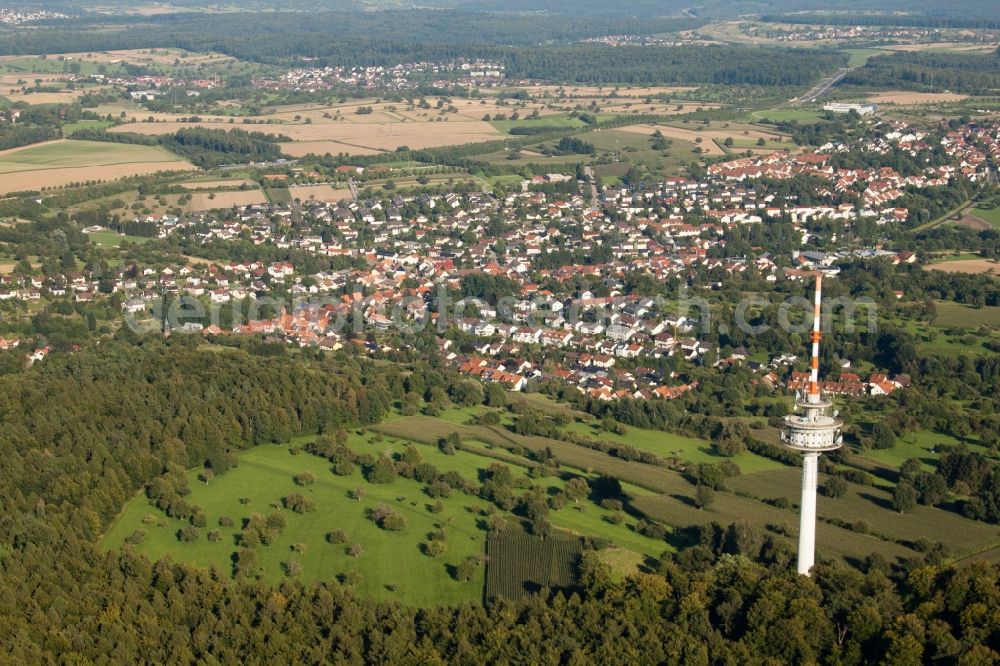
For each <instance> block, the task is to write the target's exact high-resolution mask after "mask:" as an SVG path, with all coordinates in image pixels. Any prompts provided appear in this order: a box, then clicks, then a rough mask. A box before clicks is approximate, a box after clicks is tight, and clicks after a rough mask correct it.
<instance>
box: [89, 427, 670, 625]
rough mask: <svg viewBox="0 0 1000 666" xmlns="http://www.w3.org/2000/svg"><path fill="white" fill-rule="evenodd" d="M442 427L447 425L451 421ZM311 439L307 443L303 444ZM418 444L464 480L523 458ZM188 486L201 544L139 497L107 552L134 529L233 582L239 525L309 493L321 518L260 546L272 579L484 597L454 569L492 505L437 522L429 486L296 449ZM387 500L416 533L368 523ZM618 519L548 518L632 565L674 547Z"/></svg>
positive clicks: (452, 501)
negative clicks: (337, 533) (352, 551)
mask: <svg viewBox="0 0 1000 666" xmlns="http://www.w3.org/2000/svg"><path fill="white" fill-rule="evenodd" d="M441 423H442V424H443V425H444V426H445V427H449V424H448V422H447V421H442V422H441ZM303 439H307V438H300V440H298V441H300V442H301V441H302V440H303ZM410 444H412V442H410V441H408V440H405V439H402V438H396V437H385V438H379V437H377V436H375V435H372V434H370V433H368V434H365V433H363V432H359V433H353V434H352V435H351V436H350V439H349V446H350V447H351V448H352V449H353V450H355V451H356V452H358V453H369V454H372V455H379V454H382V453H387V452H388V453H392V454H399V453H402V451H403V450H404V449H405V448H406V446H407V445H410ZM416 446H417V447H418V450H419V452H420V454H421V458H422V460H423V461H425V462H429V463H431V464H433V465H434V466H435V467H436V468H437V469H438V471H439V472H442V473H445V472H457V473H459V474H460V475H462V477H463V478H466V479H469V480H478V479H479V478H480V475H481V473H482V471H483V470H485V469H486V468H487V467H488V466H489V465H491V464H493V463H495V462H497V460H496V457H501V458H503V459H505V460H515V461H516V460H517V459H516V458H514V457H511V456H509V455H505V454H503V453H501V452H493V451H490V450H489V449H488V448H487V447H486V446H485V445H483V444H480V443H476V442H467V443H466V444H465V445H464V448H463V449H462V450H459V451H457V452H456V453H455V455H445V454H444V453H443V452H441V451H440V450H439V449H438V448H437V447H436V446H427V445H423V444H417V445H416ZM494 456H495V457H494ZM531 466H532V465H530V463H529V462H528V461H527V460H524V462H523V463H521V464H508V467H509V468H510V469H511V471H512V473H513V475H514V478H515V479H520V481H519V483H520V484H524V483H532V484H534V485H537V486H539V487H540V488H542V489H543V490H544V491H545V492H546V493H547V494H548V495H553V494H555V493H556V492H558V491H559V490H561V489H562V488H563V487H564V485H565V481H566V479H565V478H561V477H558V476H549V477H544V478H539V479H529V477H528V473H529V470H530V467H531ZM300 472H310V473H312V474H313V475H314V476H315V477H316V482H315V483H314V484H312V485H310V486H305V487H300V486H297V485H295V483H294V481H293V476H294V475H295V474H298V473H300ZM189 482H190V486H191V489H192V492H191V494H190V495H189V496H188V497H187V500H188V501H189V502H190V503H191V504H195V505H198V506H200V507H202V509H204V511H205V513H206V515H207V519H208V524H207V526H206V527H205V528H202V530H201V536H200V538H199V539H198V540H197V541H196V542H193V543H184V542H181V541H179V540H178V538H177V531H178V530H179V529H180V528H182V527H184V526H185V525H186V524H187V523H186V522H185V521H181V520H173V519H170V518H167V517H166V515H165V514H164V513H163V512H161V511H159V510H158V509H157V508H155V507H154V506H152V505H151V504H150V503H149V501H148V500H147V498H146V497H145V496H144V495H140V496H139V497H136V498H135V499H133V500H132V501H130V502H129V503H128V505H127V506H126V507H125V509H124V511H123V512H122V514H121V516H120V517H119V518H118V519H117V520H116V521H115V523H114V525H113V526H112V527H111V529H110V530H109V531H108V533H107V534H106V535H105V537H104V538H103V540H102V544H103V546H104V547H106V548H117V547H120V546H121V545H122V544H123V543H124V542H125V539H126V538H127V537H128V536H129V535H130V534H132V533H133V532H134V531H135V530H143V531H144V532H145V535H146V536H145V539H144V540H143V542H142V543H141V544H139V545H138V546H137V548H138V550H139V551H140V552H142V553H144V554H145V555H147V556H148V557H150V558H151V559H159V558H162V557H164V556H166V555H169V556H170V557H172V558H174V559H176V560H181V561H185V562H189V563H191V564H193V565H195V566H201V567H210V566H215V567H217V568H219V569H220V570H221V571H223V572H224V573H227V574H228V573H231V567H232V557H233V554H234V553H235V552H237V551H238V549H239V547H238V546H237V544H236V541H235V539H236V535H237V534H238V533H239V530H240V524H241V521H242V520H243V519H245V518H247V517H248V516H249V515H250V513H251V512H259V513H263V514H266V513H269V512H270V511H273V510H275V505H276V504H277V503H278V502H280V499H281V497H283V496H285V495H287V494H288V493H291V492H301V493H302V494H304V495H306V496H307V497H308V498H310V499H311V500H313V501H314V502H315V504H316V506H317V510H316V511H315V512H312V513H306V514H296V513H293V512H290V511H283V515H285V516H286V518H287V521H288V525H287V527H286V528H285V530H284V531H282V532H281V534H280V536H279V537H278V539H276V541H275V543H273V544H271V545H269V546H259V547H258V548H257V550H258V555H259V559H260V562H261V564H262V565H263V568H264V573H263V578H264V579H265V580H267V581H269V582H277V581H279V580H281V579H282V577H283V576H284V575H285V574H284V569H283V567H284V565H285V563H287V562H289V561H295V562H298V563H299V564H300V565H301V567H302V573H301V575H300V578H301V579H303V580H330V579H331V578H333V577H336V576H338V575H340V574H344V573H347V572H351V571H355V572H358V573H360V574H361V576H362V581H361V583H360V584H359V585H358V590H359V592H360V593H362V594H364V595H366V596H373V597H376V598H379V599H397V600H400V601H404V602H406V603H411V604H416V605H433V604H436V603H458V602H461V601H479V600H480V599H481V596H482V583H483V573H482V571H480V572H479V573H478V574H477V578H476V580H475V581H472V582H468V583H465V582H461V583H460V582H457V581H455V580H453V579H452V578H451V577H450V575H449V568H450V567H454V566H456V565H457V564H458V563H460V562H461V561H462V560H463V559H465V558H466V557H468V556H474V555H478V554H481V553H482V552H483V551H484V548H485V539H486V531H485V525H484V522H483V521H484V519H483V517H482V516H481V515H480V509H481V508H485V506H486V504H487V503H485V502H483V501H482V500H480V499H478V498H477V497H472V496H468V495H464V494H462V493H459V492H457V491H456V492H453V493H452V494H451V496H450V497H448V498H444V499H442V503H443V504H444V506H445V509H444V511H443V512H441V513H439V514H434V513H432V512H430V510H429V506H430V504H431V503H432V500H431V499H430V498H428V496H427V495H426V494H425V493H424V491H423V485H422V484H420V483H418V482H416V481H413V480H409V479H405V478H398V479H397V480H396V481H395V482H394V483H392V484H385V485H380V484H371V483H368V482H366V481H365V480H364V478H363V476H362V474H361V471H360V469H358V470H355V472H354V474H353V475H351V476H348V477H339V476H336V475H334V474H333V473H332V472H331V471H330V469H329V463H328V462H327V461H326V460H324V459H322V458H319V457H316V456H313V455H311V454H308V453H299V454H297V455H293V454H292V452H291V449H290V448H289V447H288V446H287V445H270V446H260V447H256V448H254V449H251V450H249V451H247V452H244V453H243V454H241V456H240V465H239V467H237V468H236V469H234V470H232V471H230V472H229V473H227V474H226V475H223V476H219V477H216V478H215V479H213V480H212V481H210V482H209V483H208V484H205V483H203V482H201V481H199V480H198V479H197V474H196V472H195V471H192V472H190V473H189ZM359 486H360V487H363V488H364V490H365V495H364V497H363V499H362V501H361V502H358V501H356V500H354V499H352V498H350V497H349V496H348V493H349V492H350V491H351V490H352V489H354V488H356V487H359ZM625 491H626V492H629V493H634V494H635V495H636V496H638V495H640V494H643V493H642V492H641V491H638V490H637V489H634V488H632V487H629V486H626V487H625ZM519 492H520V491H519ZM241 497H249V499H250V502H249V503H248V504H245V505H244V504H241V503H240V498H241ZM380 503H385V504H389V505H390V506H391V507H392V508H393V509H394V510H396V511H397V512H398V513H400V514H402V515H404V516H405V518H406V520H407V526H406V528H405V529H404V530H402V531H401V532H398V533H393V532H385V531H383V530H380V529H379V528H377V527H376V526H375V525H374V524H373V523H372V522H371V521H370V520H369V519H368V518H367V517H366V516H365V511H366V510H367V509H371V508H373V507H375V506H376V505H378V504H380ZM610 514H611V512H610V511H607V510H605V509H603V508H601V507H600V506H598V505H597V504H595V503H594V502H592V501H590V500H587V499H583V500H580V501H578V502H570V503H568V504H567V505H566V506H564V507H563V508H562V509H559V510H553V511H552V512H551V513H550V515H549V520H550V522H551V523H552V525H553V526H555V527H556V528H559V529H562V530H565V531H567V532H572V533H575V534H580V535H586V536H592V537H603V538H607V539H610V540H611V541H613V542H614V544H615V545H616V546H618V547H619V548H620V549H622V550H624V551H627V552H628V553H632V555H631V556H629V557H627V558H626V559H628V560H634V559H635V558H639V559H640V560H642V559H646V558H656V557H658V556H659V555H660V554H662V553H663V552H664V551H665V550H670V548H671V547H670V546H669V545H668V544H667V543H666V542H664V541H662V540H659V539H651V538H648V537H645V536H643V535H640V534H638V533H637V532H636V531H635V523H636V518H635V517H634V516H626V517H625V520H624V521H623V522H621V523H620V524H614V523H612V522H611V521H610V520H609V517H610ZM147 516H153V517H155V519H156V520H155V522H154V523H153V524H146V523H144V519H145V518H146V517H147ZM220 516H230V517H232V518H234V519H235V521H236V525H235V526H233V527H218V526H217V523H218V519H219V517H220ZM157 523H158V524H157ZM160 525H162V526H160ZM441 528H443V529H444V531H445V533H446V534H447V546H448V548H447V551H446V553H445V554H444V555H443V556H442V557H440V558H437V559H432V558H430V557H428V556H426V555H424V554H423V553H422V550H421V545H422V544H423V543H424V542H425V541H426V538H427V534H428V533H430V532H432V531H434V530H436V529H441ZM213 529H219V530H220V531H221V533H222V539H221V540H220V541H217V542H214V543H213V542H210V541H208V539H207V533H208V532H209V531H211V530H213ZM334 529H342V530H344V531H345V532H346V533H347V537H348V539H347V543H348V544H353V543H359V544H361V546H362V548H363V550H364V553H363V554H362V555H361V556H360V557H358V558H354V557H351V556H349V555H347V554H346V550H345V549H346V545H343V544H341V545H331V544H329V543H327V542H326V540H325V535H326V534H327V533H328V532H330V531H331V530H334ZM293 544H304V545H305V551H304V552H302V553H296V552H293V551H292V546H293ZM400 557H403V558H405V561H406V562H407V565H406V567H401V566H399V558H400Z"/></svg>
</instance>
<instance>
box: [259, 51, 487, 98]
mask: <svg viewBox="0 0 1000 666" xmlns="http://www.w3.org/2000/svg"><path fill="white" fill-rule="evenodd" d="M504 70H505V67H504V65H503V64H502V63H498V62H491V61H488V60H464V59H459V60H451V61H445V62H409V63H401V64H398V65H373V66H367V67H360V66H358V67H300V68H297V69H293V70H290V71H288V72H285V73H284V74H282V75H280V76H278V77H274V78H263V77H262V78H256V79H254V80H253V85H254V86H255V87H257V88H260V89H262V90H297V91H305V92H317V91H320V90H329V89H331V88H333V87H335V86H344V85H347V86H353V87H360V88H378V89H391V90H405V89H412V88H416V87H417V86H418V85H420V84H432V85H440V86H444V85H452V84H455V83H461V82H463V81H464V82H467V83H474V82H483V81H486V82H489V81H492V82H498V81H500V80H502V79H503V78H504V77H505V71H504Z"/></svg>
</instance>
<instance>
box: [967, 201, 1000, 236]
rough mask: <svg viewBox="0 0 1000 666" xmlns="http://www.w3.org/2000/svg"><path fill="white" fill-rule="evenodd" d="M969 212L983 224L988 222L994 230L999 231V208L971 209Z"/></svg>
mask: <svg viewBox="0 0 1000 666" xmlns="http://www.w3.org/2000/svg"><path fill="white" fill-rule="evenodd" d="M969 212H970V213H972V215H973V217H978V218H979V219H980V220H983V221H984V222H989V223H990V224H992V225H993V228H994V229H997V230H1000V206H997V207H995V208H975V207H973V208H971V209H969Z"/></svg>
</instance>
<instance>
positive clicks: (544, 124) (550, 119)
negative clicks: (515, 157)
mask: <svg viewBox="0 0 1000 666" xmlns="http://www.w3.org/2000/svg"><path fill="white" fill-rule="evenodd" d="M490 124H491V125H493V127H495V128H497V130H499V131H501V132H503V133H504V134H510V133H511V130H512V129H514V128H515V127H532V128H544V129H545V130H561V129H571V128H572V129H575V128H578V127H584V126H585V123H584V122H583V121H582V120H580V119H579V118H573V117H571V116H568V115H564V116H543V117H541V118H535V119H530V120H529V119H527V118H519V119H518V120H493V121H490ZM521 136H523V135H521Z"/></svg>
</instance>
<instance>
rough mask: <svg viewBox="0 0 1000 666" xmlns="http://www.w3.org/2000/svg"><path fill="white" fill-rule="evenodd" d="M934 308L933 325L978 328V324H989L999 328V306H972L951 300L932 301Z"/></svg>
mask: <svg viewBox="0 0 1000 666" xmlns="http://www.w3.org/2000/svg"><path fill="white" fill-rule="evenodd" d="M934 309H935V311H936V313H937V316H935V317H934V325H935V326H942V327H945V328H949V327H957V328H979V327H980V326H991V327H993V328H1000V307H997V306H994V305H984V306H983V307H981V308H974V307H971V306H968V305H964V304H962V303H954V302H951V301H934Z"/></svg>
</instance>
